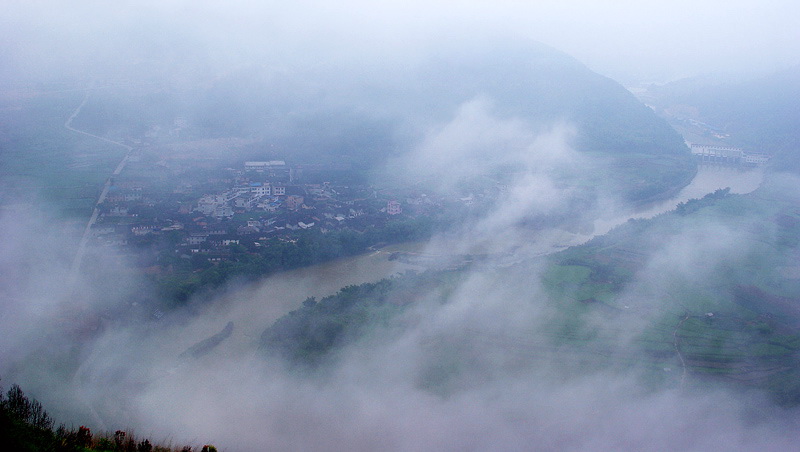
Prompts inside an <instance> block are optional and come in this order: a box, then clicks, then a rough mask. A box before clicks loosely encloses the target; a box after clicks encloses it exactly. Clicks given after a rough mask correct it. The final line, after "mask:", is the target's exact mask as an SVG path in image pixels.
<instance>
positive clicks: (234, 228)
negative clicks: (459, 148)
mask: <svg viewBox="0 0 800 452" xmlns="http://www.w3.org/2000/svg"><path fill="white" fill-rule="evenodd" d="M137 165H138V167H137ZM321 169H322V170H324V169H329V168H326V167H325V166H324V165H315V166H311V165H305V166H304V165H289V164H287V163H286V162H285V161H283V160H269V161H245V162H244V163H243V164H240V165H236V166H231V167H225V168H220V167H214V166H213V165H209V164H208V163H207V162H206V163H203V162H200V163H198V162H194V163H185V162H184V163H182V164H180V165H178V164H164V163H160V164H159V165H156V166H153V165H152V164H151V165H149V166H148V165H147V164H143V163H139V162H138V161H137V160H135V159H134V161H133V162H132V163H129V166H128V168H127V169H126V170H125V171H124V172H123V173H122V174H120V175H118V176H117V177H116V178H115V179H114V180H113V181H112V183H111V186H110V188H109V190H108V194H107V196H106V197H105V199H104V201H103V202H102V203H101V204H100V205H99V206H98V208H99V211H100V214H99V217H98V219H97V222H96V223H95V224H94V225H93V226H92V231H91V239H90V246H93V247H97V248H101V249H104V250H105V253H107V254H112V255H116V256H118V257H119V259H120V261H121V262H124V263H125V265H128V266H130V265H133V266H135V267H138V268H140V269H144V270H145V272H150V273H163V271H164V270H165V268H167V267H168V266H169V265H167V263H174V262H176V261H179V260H182V261H184V262H187V263H189V262H190V263H191V266H192V268H193V269H195V270H199V269H204V268H208V266H209V265H216V264H219V263H221V262H226V261H229V260H232V259H234V260H235V259H236V256H235V255H236V254H237V253H238V254H241V253H249V254H259V253H264V252H265V251H266V250H265V248H267V247H270V246H273V245H274V244H276V243H293V242H296V241H297V240H298V238H299V237H301V236H303V235H306V236H307V235H308V234H315V235H323V236H331V235H332V234H335V233H342V232H344V231H346V232H347V233H349V234H356V235H362V236H363V235H364V233H365V232H367V231H371V232H372V233H373V234H372V236H374V237H384V236H383V235H381V234H377V235H376V234H375V231H384V230H386V229H387V225H392V224H395V225H396V224H403V225H404V226H405V227H406V229H408V228H415V227H417V226H416V224H417V223H415V222H422V223H425V224H429V223H430V221H429V220H430V218H432V217H434V216H436V215H441V214H442V212H445V211H448V212H452V211H454V210H455V211H464V210H469V208H471V207H472V206H473V204H474V202H475V201H476V200H477V199H489V198H491V197H493V194H492V193H489V192H487V193H479V194H478V195H472V194H470V196H468V197H451V198H445V197H443V196H437V195H434V194H428V193H421V192H418V191H414V190H399V189H398V190H388V189H381V188H376V187H374V186H371V185H368V184H366V183H362V182H358V181H355V182H352V181H348V176H347V174H348V173H347V172H346V171H345V172H341V173H342V174H344V176H340V177H334V178H333V180H332V181H322V180H319V179H320V178H319V177H314V174H312V173H313V172H314V171H317V172H319V171H320V170H321ZM144 174H147V175H148V176H143V175H144ZM350 179H353V178H350ZM386 237H389V238H388V239H387V240H391V237H390V236H389V235H386ZM375 240H379V239H374V240H373V241H375ZM369 245H370V246H371V245H373V244H372V243H370V244H369ZM170 265H171V264H170Z"/></svg>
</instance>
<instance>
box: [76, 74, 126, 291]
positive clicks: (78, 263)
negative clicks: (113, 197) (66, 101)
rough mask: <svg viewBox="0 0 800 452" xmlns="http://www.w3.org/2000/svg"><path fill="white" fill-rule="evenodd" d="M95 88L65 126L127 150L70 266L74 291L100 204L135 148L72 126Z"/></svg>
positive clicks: (93, 210) (107, 182)
mask: <svg viewBox="0 0 800 452" xmlns="http://www.w3.org/2000/svg"><path fill="white" fill-rule="evenodd" d="M93 88H94V82H92V84H91V85H89V87H88V88H87V89H86V96H84V98H83V102H81V104H80V105H78V108H76V109H75V111H73V112H72V114H71V115H70V117H69V118H67V121H66V122H65V123H64V127H65V128H66V129H67V130H70V131H72V132H75V133H80V134H82V135H86V136H89V137H92V138H96V139H98V140H101V141H105V142H106V143H111V144H113V145H116V146H122V147H123V148H125V150H126V151H127V152H126V153H125V156H124V157H123V158H122V160H121V161H120V162H119V164H118V165H117V167H116V168H115V169H114V172H113V173H112V174H111V177H108V178H106V182H105V184H104V185H103V190H102V191H101V192H100V196H99V197H98V198H97V202H95V205H94V209H92V216H91V217H90V218H89V222H88V223H86V227H85V228H84V230H83V235H82V236H81V241H80V243H79V244H78V251H77V252H76V253H75V258H74V259H73V261H72V265H71V266H70V272H69V279H68V280H67V284H68V286H67V287H69V290H70V292H72V290H73V289H74V288H75V283H76V282H77V280H78V274H79V273H80V268H81V264H82V263H83V257H84V255H85V254H86V245H87V244H88V242H89V237H91V233H92V226H93V225H94V224H95V223H96V222H97V217H98V216H99V215H100V209H99V206H100V204H102V203H103V201H104V200H105V199H106V195H108V189H109V188H110V187H111V179H112V177H113V176H116V175H118V174H119V173H121V172H122V170H123V169H124V168H125V165H126V164H127V163H128V159H130V155H131V151H133V148H132V147H131V146H128V145H127V144H125V143H120V142H119V141H114V140H110V139H108V138H105V137H101V136H98V135H94V134H92V133H89V132H85V131H83V130H78V129H76V128H74V127H72V120H74V119H75V118H76V117H77V116H78V115H79V114H80V112H81V109H82V108H83V106H84V105H86V102H87V101H88V100H89V95H90V94H91V92H92V89H93Z"/></svg>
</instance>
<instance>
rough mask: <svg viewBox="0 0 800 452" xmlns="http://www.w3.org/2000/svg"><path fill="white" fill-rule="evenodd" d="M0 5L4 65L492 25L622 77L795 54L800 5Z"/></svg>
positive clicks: (371, 40) (769, 66)
mask: <svg viewBox="0 0 800 452" xmlns="http://www.w3.org/2000/svg"><path fill="white" fill-rule="evenodd" d="M3 9H4V11H3V14H2V18H0V43H1V44H2V45H1V46H0V59H1V60H5V63H6V64H4V65H5V66H7V68H6V69H5V71H6V73H8V72H10V71H11V69H8V67H12V68H16V69H17V70H19V71H31V70H32V69H31V68H40V67H44V68H46V69H43V70H46V71H50V72H53V71H55V72H58V68H60V67H63V68H72V67H76V68H83V69H86V68H87V67H91V66H93V65H98V64H103V63H111V62H112V60H113V56H114V55H121V54H124V52H119V50H120V49H121V48H125V49H130V48H131V47H133V48H135V49H137V51H139V52H140V53H139V54H140V55H141V54H145V55H146V54H147V52H148V51H153V52H154V53H161V54H166V55H168V56H169V51H170V48H172V50H175V49H176V48H177V49H179V50H180V53H181V54H184V53H186V52H190V53H195V54H196V55H197V58H200V57H203V58H207V59H209V60H210V61H213V62H214V64H217V65H219V64H220V63H221V65H222V66H224V65H225V64H227V63H228V62H232V61H242V60H245V61H247V60H251V61H252V60H256V61H257V60H258V59H260V58H263V57H264V55H271V56H275V55H281V56H283V57H286V58H297V57H299V56H301V55H302V56H305V57H312V58H313V57H315V56H316V55H320V54H321V55H327V56H330V55H336V56H341V57H344V58H348V57H351V58H356V59H358V58H378V59H390V58H396V57H400V58H403V57H405V56H409V55H412V56H413V55H414V54H415V52H418V51H419V50H421V49H424V48H425V47H426V46H429V45H432V44H433V43H439V42H442V41H445V42H448V41H453V42H457V41H458V39H459V38H463V37H467V36H478V37H481V36H492V35H496V34H505V35H511V36H519V37H524V38H531V39H535V40H539V41H542V42H544V43H546V44H549V45H551V46H553V47H556V48H558V49H561V50H563V51H565V52H567V53H570V54H572V55H573V56H575V57H576V58H578V59H579V60H581V61H583V62H584V63H586V64H587V65H588V66H589V67H591V68H592V69H594V70H596V71H598V72H601V73H603V74H606V75H609V76H612V77H614V78H617V79H619V80H622V81H626V80H623V79H628V80H632V79H636V78H639V79H661V80H663V79H671V78H679V77H682V76H689V75H695V74H698V73H704V72H711V71H747V72H753V71H755V72H768V71H772V70H775V69H780V68H784V67H788V66H792V65H797V64H798V63H800V28H799V27H797V24H798V23H800V5H798V4H797V2H793V1H789V0H767V1H751V0H731V1H726V2H722V1H700V2H698V1H689V0H674V1H670V2H666V1H652V0H644V1H641V0H640V1H628V0H614V1H612V0H594V1H592V0H565V1H555V0H540V1H536V2H531V1H516V0H500V1H491V2H489V1H472V2H465V1H445V0H438V1H424V2H423V1H419V0H409V1H403V2H399V1H395V2H370V1H366V0H346V1H341V2H315V1H308V0H300V1H295V2H256V1H252V0H233V1H229V2H215V1H208V0H206V1H197V0H193V1H188V0H167V1H120V2H111V3H108V2H101V1H92V0H79V1H75V2H58V1H53V0H40V1H26V2H20V1H15V2H13V3H12V4H10V5H8V4H7V5H5V6H4V7H3ZM189 49H191V50H189ZM161 56H163V55H161ZM96 57H101V58H99V59H98V58H96ZM197 58H195V60H197ZM41 71H42V70H39V72H41Z"/></svg>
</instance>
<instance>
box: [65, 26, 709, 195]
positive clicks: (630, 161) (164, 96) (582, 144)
mask: <svg viewBox="0 0 800 452" xmlns="http://www.w3.org/2000/svg"><path fill="white" fill-rule="evenodd" d="M161 82H162V83H160V84H158V86H161V88H159V89H157V90H153V89H152V88H149V86H150V85H143V86H138V87H137V86H135V85H134V86H132V87H129V88H117V89H113V90H109V89H102V86H103V83H104V82H103V81H97V82H96V83H97V84H98V87H99V88H101V89H97V90H95V93H94V94H93V95H92V97H91V98H90V99H89V101H88V102H87V104H86V105H85V106H84V108H83V110H82V113H81V115H80V116H79V117H78V118H76V120H75V125H76V127H79V128H82V129H85V130H88V131H91V132H92V133H96V134H99V135H104V136H106V135H111V136H130V135H142V134H146V133H150V134H151V135H157V132H153V130H157V129H161V130H168V129H169V128H170V126H171V125H172V123H173V121H174V120H175V118H181V121H183V123H184V126H183V130H182V132H181V133H182V139H184V140H185V139H191V138H195V139H201V138H204V139H208V138H223V137H244V138H247V139H250V140H253V141H252V144H250V145H249V146H248V147H247V149H246V150H245V151H244V152H243V153H240V154H239V155H241V156H242V157H243V158H244V157H246V158H252V159H257V158H264V156H272V157H275V158H288V159H291V160H292V161H295V162H300V163H319V162H329V161H335V162H344V163H347V164H353V165H356V166H357V167H359V168H373V167H376V166H379V165H382V164H383V163H384V162H385V161H386V159H387V158H392V157H398V156H401V155H403V154H406V153H407V152H408V151H409V150H412V149H414V148H415V147H416V146H418V145H419V143H420V141H424V140H425V138H426V136H428V135H430V133H431V130H432V129H435V128H437V127H446V125H447V124H449V123H451V122H453V121H454V120H457V119H458V116H459V114H460V112H462V111H463V110H464V108H465V106H467V108H468V106H470V105H474V104H476V103H477V104H479V106H480V110H481V111H480V113H481V114H482V115H484V116H486V117H487V118H489V119H491V120H494V121H498V122H516V123H518V124H519V127H518V128H519V129H524V130H525V132H526V133H528V134H531V135H536V134H538V133H542V132H544V131H547V130H549V129H551V128H552V127H554V126H566V127H568V128H569V129H571V130H572V131H573V132H572V133H571V134H570V136H569V137H568V143H567V144H568V145H569V146H572V147H574V148H575V149H577V150H579V151H581V152H585V153H590V154H592V155H594V156H596V157H598V162H597V166H598V175H599V174H601V173H602V176H600V177H599V180H601V181H607V180H608V179H611V180H614V181H615V182H614V183H615V184H616V187H615V188H616V189H618V190H619V191H620V192H621V193H622V195H623V197H624V198H629V199H633V200H643V199H649V198H653V197H658V196H660V195H663V194H664V193H669V192H671V191H674V190H675V189H677V188H680V187H681V186H683V185H684V184H685V183H686V182H687V181H688V178H689V177H691V175H692V174H693V171H694V169H693V164H692V163H691V162H690V156H689V153H688V151H687V149H686V147H685V145H684V144H683V141H682V139H681V138H680V136H679V135H678V134H677V133H675V131H674V130H672V129H671V128H670V127H669V126H668V124H666V122H665V121H664V120H662V119H661V118H659V117H657V116H656V115H655V114H654V113H653V111H652V110H650V109H649V108H647V107H645V106H644V105H642V103H641V102H639V101H638V100H637V99H636V98H635V97H634V96H633V95H632V94H631V93H630V92H628V91H627V90H626V89H625V88H623V87H622V86H621V85H619V84H618V83H616V82H614V81H613V80H611V79H609V78H607V77H604V76H602V75H599V74H597V73H595V72H593V71H591V70H589V69H588V68H587V67H586V66H584V65H583V64H581V63H580V62H578V61H577V60H575V59H574V58H572V57H570V56H568V55H566V54H565V53H563V52H560V51H558V50H555V49H553V48H551V47H548V46H545V45H543V44H539V43H536V42H533V41H527V40H513V39H485V40H478V39H473V40H468V41H467V42H466V43H464V42H461V41H459V42H450V43H448V42H445V43H440V44H437V45H436V46H431V47H430V48H428V49H425V51H424V52H420V53H419V54H416V55H414V56H413V57H403V56H402V55H400V56H385V55H379V56H374V55H369V54H364V55H355V56H352V55H351V56H348V57H346V58H345V57H342V56H341V55H337V54H322V55H313V56H308V57H307V58H306V59H302V60H301V61H300V62H297V61H294V62H291V63H286V62H284V61H281V60H279V59H276V60H274V61H270V62H266V63H264V64H261V65H252V64H251V65H243V66H239V67H234V68H231V69H230V70H229V71H227V72H224V73H220V74H218V75H216V76H214V77H211V78H208V79H206V80H203V81H202V83H194V84H180V83H178V82H177V81H175V80H169V79H168V80H166V81H165V80H162V81H161ZM164 82H166V83H164ZM154 128H157V129H154ZM162 138H164V140H165V141H167V142H169V141H174V138H170V137H162ZM490 146H494V147H495V149H486V150H485V151H486V152H485V154H486V156H487V159H488V158H491V155H493V154H498V153H499V154H502V153H503V152H505V151H504V150H503V148H502V146H503V145H502V144H499V145H498V144H497V143H492V144H490ZM441 152H447V151H446V150H442V151H441ZM608 168H611V169H610V170H609V169H608ZM636 172H639V173H640V174H641V172H644V174H647V177H642V178H637V177H636V176H635V175H634V174H633V173H636ZM633 179H637V180H633Z"/></svg>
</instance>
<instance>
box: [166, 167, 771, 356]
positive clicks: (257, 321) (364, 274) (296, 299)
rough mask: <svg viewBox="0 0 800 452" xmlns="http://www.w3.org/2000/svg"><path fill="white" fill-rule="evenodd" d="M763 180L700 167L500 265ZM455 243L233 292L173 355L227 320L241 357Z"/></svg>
mask: <svg viewBox="0 0 800 452" xmlns="http://www.w3.org/2000/svg"><path fill="white" fill-rule="evenodd" d="M763 177H764V170H763V169H762V168H754V169H748V170H740V169H738V168H733V167H725V166H701V167H700V168H699V170H698V172H697V175H696V176H695V178H694V179H693V180H692V182H691V183H690V184H689V185H688V186H686V187H685V188H684V189H683V190H681V192H680V193H678V195H676V196H675V197H673V198H671V199H669V200H665V201H662V202H658V203H655V204H653V205H650V206H646V207H645V208H642V209H639V210H638V211H634V212H630V213H629V214H626V215H621V216H615V217H614V218H608V219H601V220H598V221H597V222H596V223H595V230H594V232H593V233H592V234H588V235H587V234H578V233H574V232H568V231H563V230H559V229H552V230H546V231H535V232H532V233H528V234H530V237H529V238H528V237H526V246H525V247H524V250H518V251H517V252H516V253H515V254H514V255H513V256H511V257H510V258H507V259H505V261H506V262H505V264H504V265H510V264H511V263H513V262H516V261H519V260H523V259H526V258H529V257H531V256H540V255H546V254H550V253H553V252H556V251H559V250H561V249H564V248H565V247H567V246H573V245H578V244H580V243H583V242H585V241H587V240H589V239H591V238H592V237H593V236H595V235H599V234H604V233H605V232H607V231H608V230H609V229H611V228H612V227H614V226H616V225H618V224H621V223H624V222H625V221H627V220H628V219H629V218H649V217H652V216H655V215H657V214H659V213H663V212H666V211H669V210H671V209H673V208H674V207H675V206H676V205H677V204H678V203H680V202H685V201H687V200H689V199H691V198H699V197H702V196H703V195H705V194H707V193H711V192H713V191H714V190H717V189H721V188H726V187H730V188H731V192H732V193H749V192H751V191H753V190H755V189H756V188H758V186H759V185H760V184H761V181H762V180H763ZM456 240H458V239H457V238H450V239H439V240H438V241H436V242H435V244H434V245H430V244H429V243H422V242H416V243H404V244H398V245H391V246H387V247H385V248H382V249H380V250H378V251H372V252H369V253H365V254H361V255H358V256H352V257H347V258H342V259H338V260H336V261H332V262H328V263H325V264H320V265H314V266H311V267H306V268H302V269H298V270H293V271H287V272H283V273H280V274H276V275H272V276H269V277H266V278H264V279H262V280H261V281H259V282H257V283H252V284H250V285H247V286H245V287H237V288H233V289H231V290H230V291H229V292H228V293H227V294H226V295H224V296H223V297H222V300H221V302H220V303H215V304H214V307H212V308H210V309H211V310H212V312H211V314H212V315H207V316H201V317H200V318H199V319H198V322H195V323H193V325H192V331H184V332H183V333H181V334H180V336H179V337H180V338H181V339H180V340H178V341H177V343H176V344H175V346H176V349H175V351H176V355H177V354H178V353H180V352H181V351H183V350H185V348H186V347H189V346H190V345H191V344H193V343H194V342H197V341H199V340H202V339H204V338H206V337H208V336H210V335H211V334H213V333H215V332H217V331H219V330H220V329H221V328H222V327H223V326H225V324H226V323H227V322H229V321H233V322H234V325H235V329H234V333H233V335H231V337H230V338H229V339H227V340H226V343H225V344H223V345H224V349H225V350H226V354H227V353H234V354H235V353H240V352H245V353H246V352H247V351H248V350H253V344H254V343H255V341H257V340H258V338H259V336H260V334H261V332H262V331H263V330H264V328H266V327H267V326H268V325H270V324H271V323H272V322H274V321H275V320H276V319H277V318H279V317H281V316H283V315H285V314H286V313H287V312H289V311H291V310H293V309H297V308H298V307H299V306H300V303H301V302H302V301H303V300H304V299H305V298H306V297H317V298H321V297H324V296H326V295H330V294H333V293H335V292H336V291H337V290H338V289H340V288H342V287H344V286H347V285H351V284H362V283H365V282H373V281H376V280H379V279H381V278H385V277H388V276H391V275H394V274H397V273H401V272H403V271H406V270H418V269H420V267H415V266H413V265H409V264H406V263H402V262H398V261H390V260H389V259H388V257H389V255H390V254H391V253H392V252H395V251H405V252H425V253H428V254H434V255H443V254H444V253H447V250H459V251H458V252H460V251H461V250H462V249H463V248H459V247H458V246H457V244H456V243H455V242H454V241H456Z"/></svg>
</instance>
